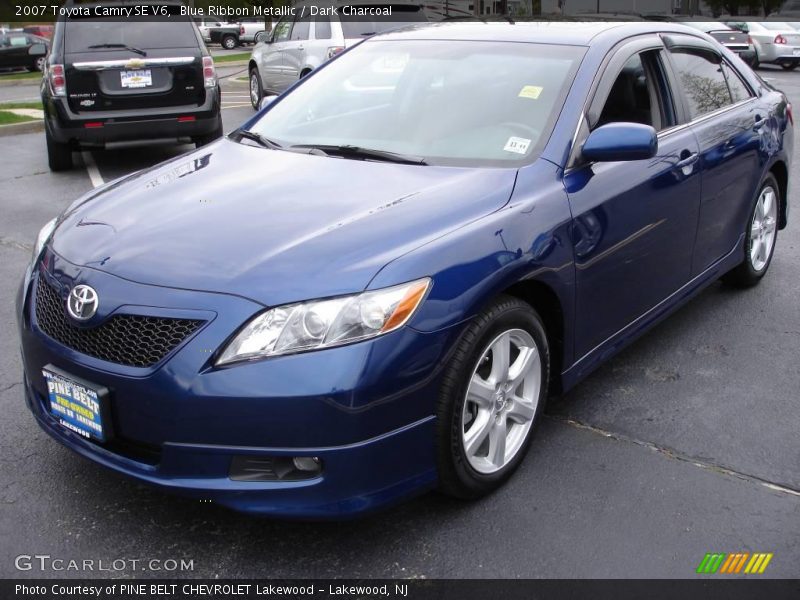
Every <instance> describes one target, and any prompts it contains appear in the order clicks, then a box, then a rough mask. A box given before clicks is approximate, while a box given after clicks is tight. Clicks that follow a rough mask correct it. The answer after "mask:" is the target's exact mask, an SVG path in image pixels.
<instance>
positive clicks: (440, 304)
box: [7, 22, 794, 519]
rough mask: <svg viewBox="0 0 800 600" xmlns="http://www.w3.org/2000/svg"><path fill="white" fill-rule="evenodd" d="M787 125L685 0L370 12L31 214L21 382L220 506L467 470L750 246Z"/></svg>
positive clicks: (331, 499) (292, 512) (160, 478)
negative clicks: (145, 160) (217, 126)
mask: <svg viewBox="0 0 800 600" xmlns="http://www.w3.org/2000/svg"><path fill="white" fill-rule="evenodd" d="M328 43H330V42H328ZM793 136H794V127H793V124H792V112H791V105H790V103H789V101H788V99H787V98H786V96H785V95H784V94H783V93H782V92H780V91H778V90H776V89H774V88H773V87H771V85H770V84H769V83H767V82H765V81H762V80H761V79H760V78H759V77H757V76H756V75H755V74H754V73H753V72H752V70H751V69H749V68H747V67H746V66H745V65H743V64H742V62H741V61H740V60H739V59H738V58H736V56H735V55H734V54H732V53H731V52H730V51H728V50H727V49H725V48H724V47H722V46H720V45H719V44H717V43H715V42H713V41H712V40H710V39H708V37H707V36H706V35H703V34H701V33H700V32H697V31H694V30H691V29H689V28H686V27H684V26H682V25H675V24H666V23H643V22H639V23H558V22H549V23H527V22H518V23H516V24H510V23H505V22H502V23H501V22H488V23H484V22H473V23H466V22H454V23H443V24H437V25H436V26H421V27H414V28H406V29H405V30H402V31H396V32H389V33H386V34H381V35H376V36H372V37H370V39H367V40H365V41H364V42H363V43H361V44H358V46H356V47H354V48H352V49H350V50H348V51H347V52H345V53H344V54H342V55H341V56H340V57H338V58H336V59H335V60H333V61H331V62H329V63H328V64H326V66H325V67H324V68H322V69H318V70H316V71H312V73H311V74H310V75H309V76H308V77H307V78H305V79H304V80H303V81H301V82H300V83H299V85H297V86H295V87H293V88H292V90H291V91H289V92H287V93H285V94H283V95H281V96H279V97H278V99H277V100H275V101H273V102H272V103H271V104H270V105H269V106H268V107H267V108H265V109H264V110H263V111H261V112H260V113H259V114H257V115H255V116H254V117H253V118H252V119H250V120H249V121H248V122H247V123H245V124H244V125H242V126H241V127H240V128H239V129H237V130H235V131H234V132H232V133H231V135H229V136H226V137H225V138H222V139H220V140H218V141H217V142H215V143H213V144H211V145H209V146H208V147H204V148H201V149H199V150H196V151H194V152H192V153H189V154H184V155H183V156H180V157H176V158H174V159H172V160H170V161H168V162H166V163H164V164H161V165H156V166H153V167H152V168H149V169H146V170H142V171H138V172H137V173H133V174H131V175H130V176H128V177H127V178H125V179H123V180H118V181H117V182H115V183H113V184H110V185H108V186H107V187H105V188H102V189H99V190H94V191H92V192H90V193H88V194H87V195H85V196H84V197H82V198H80V199H79V200H77V201H75V202H73V203H72V204H71V205H70V207H69V208H68V209H67V210H66V211H65V212H64V213H63V214H62V215H61V216H59V217H58V218H57V219H53V221H51V222H50V223H48V224H47V225H45V226H44V227H43V228H42V230H41V232H40V233H39V236H38V237H37V240H36V241H35V244H34V248H33V253H32V258H31V261H30V262H29V264H28V266H27V269H26V272H25V275H24V277H23V280H22V282H21V285H20V286H19V291H18V293H17V296H16V302H15V315H16V320H17V324H18V331H19V337H20V342H21V350H22V364H23V368H24V376H23V377H21V378H20V381H21V382H22V383H21V385H20V388H21V391H24V397H25V399H26V404H27V407H28V409H29V410H30V411H31V413H32V414H33V416H34V418H35V419H36V422H37V423H38V424H39V426H40V427H41V428H42V429H43V430H44V431H46V432H47V433H48V434H49V435H50V436H51V437H53V438H54V439H55V440H57V441H58V442H59V443H61V444H63V445H64V446H66V447H67V448H69V449H70V450H71V451H73V452H75V453H76V454H77V455H80V456H83V457H84V458H87V459H89V460H91V461H94V462H95V463H97V464H99V465H102V466H105V467H107V468H110V469H113V470H114V471H116V472H118V473H121V474H125V475H127V476H129V477H132V478H134V479H136V480H138V481H140V482H142V483H147V484H150V485H155V486H158V487H159V488H161V489H162V490H164V491H169V492H174V493H180V494H184V495H186V496H188V497H192V498H195V499H196V498H201V499H204V500H208V501H213V502H214V503H218V504H221V505H223V506H228V507H231V508H235V509H238V510H242V511H249V512H253V513H261V514H270V515H273V516H285V517H291V518H301V517H304V518H340V519H341V518H344V517H350V516H354V515H358V514H364V513H366V512H370V511H374V510H376V509H378V508H380V507H385V506H387V505H390V504H392V503H396V502H399V501H401V500H404V499H407V498H409V497H411V496H414V495H416V494H420V493H422V492H424V491H427V490H430V489H433V488H436V487H438V488H439V489H440V490H441V491H443V492H445V493H447V494H449V495H452V496H455V497H458V498H463V499H476V498H481V497H484V496H487V495H488V494H490V493H491V492H492V491H494V490H496V489H497V488H499V487H500V486H502V485H503V484H504V483H505V482H506V481H507V480H508V479H509V478H510V477H511V476H512V475H513V473H514V471H515V470H516V469H517V468H518V467H519V466H520V464H521V463H522V462H523V460H524V459H525V455H526V452H527V450H528V448H529V446H530V445H531V442H532V440H533V439H535V438H534V435H535V433H534V432H535V431H536V429H537V423H538V422H539V421H540V417H541V415H542V414H543V412H544V410H543V409H544V406H545V403H546V401H547V399H548V397H550V396H551V395H556V394H562V393H565V392H568V390H570V389H572V388H573V387H574V386H575V385H577V384H578V383H579V382H580V381H582V380H585V379H586V377H587V376H588V375H589V374H590V373H592V372H593V371H594V370H595V369H596V368H597V367H599V366H600V365H601V364H603V363H604V362H605V361H608V360H609V359H611V358H612V357H613V356H615V355H616V354H618V353H619V352H621V351H622V350H623V349H624V348H625V347H626V346H628V345H629V344H631V343H633V342H634V340H636V339H637V338H638V337H640V336H641V335H643V334H644V333H645V332H647V331H652V328H653V327H655V326H656V325H657V324H658V323H660V322H661V320H662V319H664V318H666V317H667V316H668V315H669V314H670V313H673V312H674V311H676V310H677V309H679V308H680V307H681V306H683V305H684V304H685V303H686V302H688V301H689V300H690V299H691V298H692V297H694V296H696V295H698V294H699V293H701V292H702V291H703V290H704V289H706V288H707V287H708V286H710V285H712V284H714V283H715V282H716V281H718V280H719V279H720V278H721V277H724V278H725V280H726V281H727V282H728V284H729V285H731V286H740V287H744V286H754V285H756V284H758V283H759V281H761V280H762V279H763V277H764V276H765V275H767V273H768V271H769V268H770V262H771V259H772V257H773V253H774V251H775V248H776V241H777V237H778V235H779V230H780V229H783V228H784V227H785V226H786V222H787V214H788V212H789V211H788V210H787V208H788V207H787V202H788V198H787V189H789V188H790V187H791V185H790V183H789V173H790V169H789V166H790V165H791V164H792V153H793V146H794V137H793ZM793 255H794V253H793V252H788V253H787V254H786V255H785V260H793V258H794V256H793ZM770 291H771V290H770V289H767V290H762V292H761V293H759V294H748V295H746V296H743V297H742V298H740V299H738V302H737V304H743V303H745V302H752V303H754V304H755V305H756V306H758V307H761V305H762V303H763V301H764V298H765V297H767V296H768V295H769V294H770ZM788 301H791V300H788ZM702 311H703V307H702V306H696V307H695V313H694V315H693V319H697V318H698V316H699V313H700V312H702ZM707 318H712V316H711V314H710V313H709V315H708V317H707ZM768 319H769V317H768V315H765V317H764V319H763V320H764V322H769V321H768ZM704 326H708V324H704ZM720 326H722V323H721V324H720ZM661 331H662V332H663V328H662V330H661ZM651 335H657V333H656V332H654V333H651ZM596 401H598V402H602V401H603V398H602V397H598V398H596ZM631 407H632V408H631V410H636V409H637V408H636V406H635V404H631ZM73 408H74V409H75V410H73ZM68 409H69V410H68ZM7 418H13V419H19V418H21V416H20V415H19V414H16V413H14V414H11V413H10V414H9V415H8V416H7ZM545 433H547V432H545ZM27 443H28V448H27V449H26V450H27V451H28V452H37V451H38V448H37V447H38V446H39V444H43V443H44V442H43V441H42V440H41V439H34V438H30V439H29V440H28V442H27ZM548 448H549V446H548ZM583 448H584V449H585V451H586V452H589V451H591V450H590V448H589V446H588V445H583ZM536 454H537V455H538V456H536V457H533V456H532V457H529V458H538V459H541V458H542V455H543V454H548V453H546V452H537V453H536ZM548 457H550V458H553V459H554V461H553V462H552V464H548V465H545V466H543V467H539V468H540V469H541V470H542V472H544V473H545V475H546V476H547V477H548V478H558V477H559V476H560V475H559V473H560V471H563V470H564V469H565V468H566V469H568V468H569V466H568V465H569V463H570V462H571V461H574V460H575V456H574V454H573V455H569V456H567V455H564V456H561V457H559V456H555V457H552V456H551V455H549V454H548ZM565 465H566V467H565ZM25 467H26V465H20V468H25ZM87 468H88V467H87V466H86V465H81V469H87ZM534 470H535V469H534ZM529 473H530V472H529ZM562 483H563V484H564V486H565V488H568V487H569V486H570V485H571V483H572V481H571V480H568V479H565V480H564V481H563V482H562ZM609 485H615V482H613V481H612V482H610V483H609ZM598 497H602V490H601V491H600V492H599V493H598ZM569 500H570V499H569V498H568V497H565V499H564V501H565V502H569ZM520 502H522V503H523V504H524V506H520V510H522V511H530V510H533V508H534V507H535V505H536V503H537V498H536V497H535V496H534V497H526V498H521V499H520ZM492 504H493V500H492V499H491V498H489V499H488V500H486V505H485V506H483V507H481V508H479V509H478V510H471V511H469V515H468V517H469V518H474V517H475V516H477V517H478V518H480V519H487V518H488V519H491V518H492V517H491V515H492V513H493V511H494V510H496V506H492ZM423 510H426V509H424V508H423Z"/></svg>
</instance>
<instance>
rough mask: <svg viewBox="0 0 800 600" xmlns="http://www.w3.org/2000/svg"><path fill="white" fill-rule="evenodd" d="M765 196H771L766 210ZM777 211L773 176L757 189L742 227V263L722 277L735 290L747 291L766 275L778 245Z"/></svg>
mask: <svg viewBox="0 0 800 600" xmlns="http://www.w3.org/2000/svg"><path fill="white" fill-rule="evenodd" d="M767 196H771V200H769V206H768V207H766V206H765V203H766V202H767V200H766V197H767ZM780 210H781V190H780V186H778V181H777V180H776V179H775V176H774V175H773V174H772V173H768V174H767V176H766V177H765V178H764V181H762V182H761V185H760V186H758V192H757V193H756V197H755V200H754V201H753V208H752V209H751V210H750V215H749V217H748V219H747V224H746V225H745V238H744V240H745V241H744V256H743V257H742V262H741V263H740V264H739V266H737V267H736V268H734V269H733V270H731V271H729V272H728V273H726V274H725V275H724V276H723V277H722V279H723V281H725V283H728V284H731V285H735V286H737V287H751V286H754V285H756V284H757V283H758V282H759V281H761V279H762V278H763V277H764V275H766V273H767V270H769V265H770V263H771V262H772V255H773V254H774V253H775V244H776V243H777V241H778V223H779V222H780Z"/></svg>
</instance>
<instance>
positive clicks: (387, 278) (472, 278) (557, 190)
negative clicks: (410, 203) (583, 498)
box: [368, 160, 575, 364]
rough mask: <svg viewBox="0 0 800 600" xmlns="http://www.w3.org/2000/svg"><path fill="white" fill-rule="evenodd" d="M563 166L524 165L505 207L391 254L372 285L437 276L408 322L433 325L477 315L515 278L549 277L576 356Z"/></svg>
mask: <svg viewBox="0 0 800 600" xmlns="http://www.w3.org/2000/svg"><path fill="white" fill-rule="evenodd" d="M560 174H561V171H560V169H559V168H558V167H556V166H555V165H553V164H552V163H549V162H547V161H544V160H539V161H537V162H536V163H534V164H533V165H530V166H527V167H524V168H523V169H520V171H519V173H518V175H517V182H516V185H515V188H514V191H513V193H512V196H511V199H510V201H509V203H508V204H506V205H505V206H504V207H503V208H501V209H500V210H498V211H495V212H494V213H491V214H490V215H487V216H485V217H483V218H481V219H478V220H477V221H474V222H472V223H469V224H467V225H465V226H463V227H461V228H459V229H457V230H455V231H452V232H450V233H448V234H446V235H444V236H441V237H439V238H437V239H435V240H433V241H431V242H429V243H427V244H425V245H423V246H420V247H418V248H417V249H415V250H412V251H411V252H409V253H407V254H405V255H403V256H401V257H399V258H397V259H395V260H393V261H392V262H390V263H389V264H387V265H386V266H385V267H383V269H381V271H380V272H378V274H377V275H376V276H375V277H374V278H373V280H372V281H371V282H370V284H369V286H368V287H369V288H372V289H377V288H381V287H386V286H389V285H392V284H396V283H398V282H401V281H410V280H412V279H416V278H419V277H424V276H430V277H432V279H433V286H432V288H431V291H430V293H429V295H428V297H427V299H426V300H425V302H424V304H423V305H422V307H421V308H420V310H419V311H418V312H417V314H415V315H414V317H413V318H412V320H411V322H410V323H409V325H410V326H411V327H413V328H414V329H417V330H418V331H422V332H432V331H437V330H440V329H444V328H446V327H450V326H452V325H454V324H457V323H459V322H463V321H466V320H469V319H471V318H472V317H473V316H475V315H476V314H477V313H478V312H480V310H481V309H482V308H483V307H484V306H486V305H487V304H488V303H489V302H490V301H491V300H492V299H493V298H494V297H496V296H497V295H498V294H500V293H502V292H503V291H504V290H507V289H508V288H509V287H510V286H512V285H515V284H518V283H520V282H526V281H531V282H533V281H535V282H538V283H540V284H544V285H546V286H547V287H549V288H550V289H551V290H552V291H553V292H554V293H555V294H556V296H557V298H558V300H559V303H560V304H561V311H562V314H563V315H564V324H563V325H564V354H565V356H564V360H565V361H571V358H572V334H571V327H569V324H570V323H571V321H572V316H573V313H574V286H575V273H574V263H573V253H572V241H571V238H570V226H571V213H570V210H569V202H568V199H567V195H566V192H565V191H564V188H563V184H562V183H561V179H560ZM565 364H569V362H566V363H565Z"/></svg>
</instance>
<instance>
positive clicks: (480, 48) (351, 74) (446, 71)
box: [251, 40, 585, 166]
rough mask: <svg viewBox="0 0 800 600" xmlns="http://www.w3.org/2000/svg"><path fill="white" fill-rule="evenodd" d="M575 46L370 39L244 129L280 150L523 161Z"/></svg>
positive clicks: (559, 94) (575, 55)
mask: <svg viewBox="0 0 800 600" xmlns="http://www.w3.org/2000/svg"><path fill="white" fill-rule="evenodd" d="M584 52H585V48H579V47H574V46H555V45H542V44H527V43H513V42H484V41H471V42H466V41H432V40H400V41H392V40H372V41H369V42H365V43H363V44H361V45H359V46H358V47H356V48H354V49H353V50H352V51H350V52H348V53H346V54H344V55H342V56H341V57H340V58H338V59H336V60H335V61H333V62H332V63H330V64H329V65H328V66H326V67H325V68H324V69H321V70H320V71H318V72H317V73H315V74H314V75H312V76H310V77H309V79H308V80H306V81H304V82H303V84H302V85H300V86H299V87H297V88H296V89H295V90H294V91H292V92H291V93H290V94H288V95H287V96H285V97H283V98H282V99H281V100H280V101H278V102H277V103H276V104H274V105H273V106H272V107H271V108H270V110H269V111H267V112H266V113H265V114H264V115H263V117H261V118H260V119H259V120H258V121H257V122H256V123H255V124H254V125H253V126H252V127H251V130H252V131H254V132H256V133H258V134H260V135H262V136H263V137H265V138H268V139H270V140H272V141H274V142H276V143H278V144H280V145H281V146H283V147H291V146H297V145H304V146H305V145H312V146H313V145H320V146H322V145H328V146H355V147H358V148H367V149H373V150H382V151H386V152H395V153H402V154H406V155H413V156H419V157H422V158H423V159H424V161H425V162H426V163H427V164H445V165H463V166H512V165H515V164H522V163H524V162H529V161H530V160H531V158H532V157H533V156H534V155H536V154H538V153H539V152H540V151H541V147H542V146H543V145H544V143H545V142H546V140H547V137H548V136H549V133H550V130H551V128H552V127H553V123H554V121H555V119H556V117H557V116H558V112H559V110H560V109H561V105H562V103H563V99H564V96H565V95H566V93H567V90H568V88H569V85H570V84H571V83H572V80H573V77H574V74H575V71H576V70H577V67H578V64H579V62H580V58H581V57H582V56H583V54H584Z"/></svg>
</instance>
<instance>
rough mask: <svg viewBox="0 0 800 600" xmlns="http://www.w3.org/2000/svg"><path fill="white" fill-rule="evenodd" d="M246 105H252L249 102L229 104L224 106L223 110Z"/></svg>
mask: <svg viewBox="0 0 800 600" xmlns="http://www.w3.org/2000/svg"><path fill="white" fill-rule="evenodd" d="M245 106H251V104H250V103H249V102H245V103H243V104H229V105H228V106H223V107H222V110H226V109H228V108H244V107H245Z"/></svg>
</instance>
